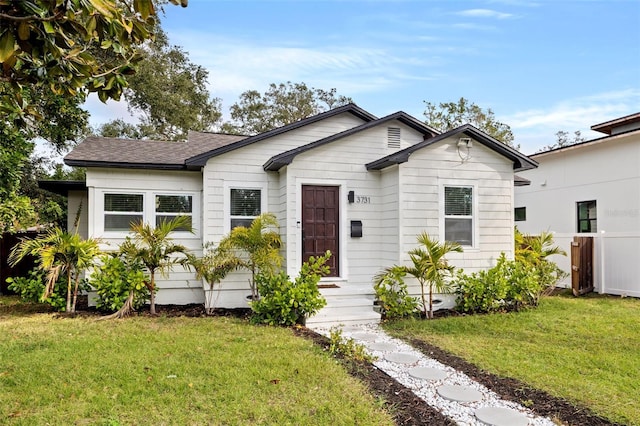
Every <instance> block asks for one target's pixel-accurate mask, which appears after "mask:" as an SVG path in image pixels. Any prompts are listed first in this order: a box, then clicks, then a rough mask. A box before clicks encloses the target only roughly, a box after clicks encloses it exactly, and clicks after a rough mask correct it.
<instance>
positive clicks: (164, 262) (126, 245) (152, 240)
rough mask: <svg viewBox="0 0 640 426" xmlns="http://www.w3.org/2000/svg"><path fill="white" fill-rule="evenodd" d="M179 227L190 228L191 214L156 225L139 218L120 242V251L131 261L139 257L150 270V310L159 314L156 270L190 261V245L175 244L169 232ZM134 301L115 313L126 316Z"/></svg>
mask: <svg viewBox="0 0 640 426" xmlns="http://www.w3.org/2000/svg"><path fill="white" fill-rule="evenodd" d="M179 229H189V231H191V217H189V216H178V217H176V218H175V219H172V220H169V221H162V222H160V224H159V225H157V226H155V227H154V226H151V224H149V223H143V222H139V223H136V224H134V225H133V226H132V227H131V231H132V232H133V237H127V238H126V239H125V241H124V242H123V243H122V244H121V245H120V252H121V253H122V254H123V255H124V257H125V258H127V259H130V260H131V261H140V262H141V263H142V264H143V265H144V267H145V269H146V270H147V271H148V272H149V281H148V282H146V285H147V288H148V289H149V293H150V299H149V302H150V303H149V304H150V307H149V311H150V312H151V314H152V315H155V314H156V298H155V296H156V272H160V273H161V274H164V273H167V272H168V271H169V270H171V269H172V268H173V266H174V265H176V264H180V265H187V261H188V257H187V254H188V251H189V250H188V249H187V248H186V247H185V246H183V245H180V244H175V243H174V242H173V240H172V238H170V237H169V235H170V234H171V233H172V232H173V231H176V230H179ZM131 309H132V305H131V304H125V306H123V307H122V309H120V310H119V311H118V312H116V314H115V316H116V317H123V316H126V315H128V314H129V313H130V312H131Z"/></svg>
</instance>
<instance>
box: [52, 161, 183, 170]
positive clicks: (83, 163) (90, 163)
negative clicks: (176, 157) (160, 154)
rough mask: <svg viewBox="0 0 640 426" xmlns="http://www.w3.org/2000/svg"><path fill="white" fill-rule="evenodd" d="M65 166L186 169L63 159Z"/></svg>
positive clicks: (171, 166) (158, 165)
mask: <svg viewBox="0 0 640 426" xmlns="http://www.w3.org/2000/svg"><path fill="white" fill-rule="evenodd" d="M64 163H65V164H66V165H67V166H72V167H102V168H116V169H146V170H187V168H186V166H185V165H184V164H162V163H123V162H114V161H87V160H74V159H68V158H65V159H64Z"/></svg>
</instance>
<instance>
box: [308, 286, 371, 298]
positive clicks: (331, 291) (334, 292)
mask: <svg viewBox="0 0 640 426" xmlns="http://www.w3.org/2000/svg"><path fill="white" fill-rule="evenodd" d="M320 293H322V295H323V296H325V297H326V296H371V297H373V295H374V294H375V293H374V291H373V286H364V285H351V286H350V285H348V284H345V285H342V286H341V287H331V288H320Z"/></svg>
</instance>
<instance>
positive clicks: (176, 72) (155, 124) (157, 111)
mask: <svg viewBox="0 0 640 426" xmlns="http://www.w3.org/2000/svg"><path fill="white" fill-rule="evenodd" d="M140 54H141V56H142V59H141V61H140V62H139V64H138V71H137V72H136V74H134V75H131V76H129V77H127V81H128V83H129V86H128V87H127V88H126V89H124V97H125V99H126V100H127V102H128V105H129V111H130V112H131V113H132V114H135V113H139V118H140V124H138V125H131V124H127V123H124V122H122V120H115V121H113V122H111V123H107V124H106V125H103V126H102V128H101V130H100V134H101V135H102V136H117V137H123V136H124V137H129V138H134V139H138V138H147V139H160V140H186V139H187V135H188V132H189V130H195V131H212V130H214V126H216V124H217V122H218V120H219V119H220V117H221V113H220V101H219V99H215V98H213V99H212V98H211V96H210V94H209V91H208V89H207V78H208V75H209V73H208V71H207V70H206V69H205V68H204V67H202V66H200V65H196V64H194V63H192V62H190V61H189V57H188V54H187V53H186V52H185V51H184V50H182V48H180V47H179V46H170V45H169V41H168V39H167V36H166V35H165V34H164V32H162V30H160V29H159V28H158V30H157V33H156V39H155V41H154V42H153V43H151V44H149V45H148V46H145V47H143V48H142V49H141V50H140Z"/></svg>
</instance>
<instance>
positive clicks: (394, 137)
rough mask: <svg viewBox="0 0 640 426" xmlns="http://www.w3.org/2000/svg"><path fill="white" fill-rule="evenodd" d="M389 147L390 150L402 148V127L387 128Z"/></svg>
mask: <svg viewBox="0 0 640 426" xmlns="http://www.w3.org/2000/svg"><path fill="white" fill-rule="evenodd" d="M387 146H388V147H389V148H394V149H399V148H400V127H388V128H387Z"/></svg>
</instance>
